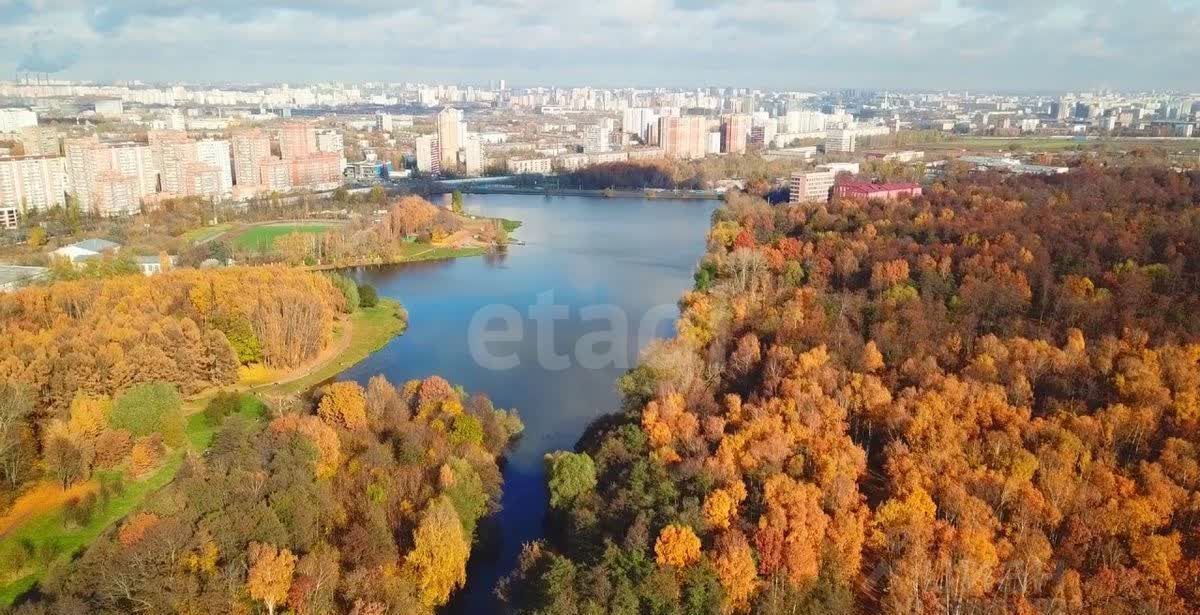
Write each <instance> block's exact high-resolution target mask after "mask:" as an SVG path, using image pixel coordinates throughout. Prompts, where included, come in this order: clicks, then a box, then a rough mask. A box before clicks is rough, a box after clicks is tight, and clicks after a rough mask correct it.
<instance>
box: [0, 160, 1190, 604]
mask: <svg viewBox="0 0 1200 615" xmlns="http://www.w3.org/2000/svg"><path fill="white" fill-rule="evenodd" d="M606 172H607V171H606ZM1197 204H1200V172H1196V171H1191V172H1176V171H1171V170H1167V169H1163V168H1158V167H1154V168H1151V167H1138V166H1133V167H1124V168H1105V167H1101V166H1099V165H1091V164H1084V165H1083V166H1081V167H1079V168H1077V169H1074V170H1073V171H1072V172H1070V173H1067V174H1063V175H1057V176H1048V177H1038V176H1019V175H1003V174H997V173H965V172H951V173H949V174H948V176H947V177H946V178H944V179H942V180H939V181H937V182H935V183H933V184H932V185H930V186H929V187H927V188H926V190H925V192H924V194H923V195H922V196H920V197H918V198H915V199H913V200H902V201H870V202H863V201H861V200H852V199H841V198H834V199H833V200H832V201H830V202H829V203H827V204H804V205H796V204H784V205H769V204H768V203H767V202H766V201H764V200H762V199H760V198H758V197H756V196H752V195H750V194H746V193H734V194H730V195H728V196H727V197H726V198H725V203H724V205H723V206H722V207H721V208H719V209H718V210H717V211H716V213H715V214H714V215H713V219H712V224H711V227H710V230H709V233H708V236H707V252H706V254H705V256H704V257H703V259H702V260H701V261H700V262H699V263H698V265H697V268H696V272H695V286H694V290H692V291H690V292H688V293H687V294H686V295H685V296H683V297H682V299H681V300H680V303H679V305H680V308H681V316H680V319H679V321H678V324H677V333H676V335H675V336H674V337H673V338H670V339H666V340H658V341H656V342H653V343H652V344H651V345H650V346H649V347H648V348H647V349H646V350H645V351H644V353H643V356H642V359H641V361H640V363H639V365H638V366H637V367H636V368H634V369H632V370H630V371H628V372H627V373H626V374H625V375H624V376H622V377H621V378H620V379H619V380H618V381H617V382H616V387H617V388H618V389H619V391H620V393H621V398H622V400H623V401H622V405H623V407H622V408H621V410H620V411H619V412H616V413H614V414H610V415H606V416H602V417H601V418H599V419H597V420H596V421H595V422H594V423H593V424H592V425H591V426H590V427H589V428H588V430H587V431H586V433H584V434H583V436H582V438H581V439H580V440H579V442H578V445H577V446H576V447H575V449H574V450H569V451H557V452H553V453H551V454H549V455H547V456H546V457H545V460H544V463H545V469H546V477H547V485H546V486H547V491H548V494H549V505H550V509H549V513H548V515H547V517H546V519H545V522H544V525H545V538H544V539H543V540H538V541H535V542H531V543H528V544H526V545H524V547H523V551H522V552H521V555H520V558H519V561H518V563H517V566H516V568H515V569H514V570H512V571H511V573H510V574H509V575H508V576H507V577H505V578H504V579H503V580H501V582H500V584H499V586H498V587H496V588H495V595H496V597H497V598H498V599H499V600H500V601H501V603H502V605H503V607H504V608H505V609H507V611H508V612H511V613H514V614H522V615H575V614H580V615H601V614H608V613H612V614H617V615H638V614H643V613H644V614H652V615H684V614H711V615H733V614H743V613H746V614H748V613H754V614H762V615H784V614H786V615H801V614H805V615H822V614H835V613H887V614H897V615H899V614H909V613H929V614H933V613H941V614H946V615H985V614H993V613H996V614H999V613H1030V614H1032V613H1054V614H1058V613H1062V614H1066V613H1095V614H1100V613H1105V614H1107V613H1128V614H1134V613H1138V614H1163V615H1167V614H1183V613H1193V612H1197V611H1200V208H1197ZM664 206H666V205H664ZM444 217H445V216H444V215H443V214H442V213H440V212H438V211H435V208H433V207H432V206H430V205H429V204H428V203H426V202H424V201H421V200H420V199H407V200H403V201H400V202H399V203H397V204H396V206H395V207H394V208H393V209H392V210H391V212H390V213H389V214H388V215H387V216H386V217H385V218H384V219H383V221H382V222H381V223H380V225H379V229H382V230H379V229H376V230H379V232H380V233H383V234H381V235H380V237H382V238H383V239H386V241H384V243H387V244H388V245H393V244H395V245H399V243H398V242H401V241H403V240H404V239H405V238H408V237H411V236H418V235H421V234H431V233H434V232H437V231H439V229H441V227H440V226H439V224H440V222H439V220H440V219H441V218H444ZM487 225H488V226H489V228H490V227H491V226H496V230H495V232H496V233H497V234H498V235H500V237H498V238H496V237H490V236H489V237H487V238H486V239H488V240H489V241H492V240H497V239H503V237H502V227H500V226H498V225H493V224H492V223H491V222H488V223H487ZM384 231H386V232H384ZM373 232H374V231H373ZM360 235H361V236H359V239H363V237H366V236H367V235H365V234H361V233H360ZM354 236H355V235H353V234H351V235H346V237H354ZM372 236H373V235H372ZM339 237H340V236H339ZM383 239H381V241H383ZM697 240H699V238H697ZM336 241H337V240H336V239H335V240H334V243H336ZM364 241H365V240H364ZM326 247H327V248H328V247H329V246H326ZM352 253H353V251H348V252H346V253H345V254H341V253H339V254H341V256H347V255H350V254H352ZM347 257H348V256H347ZM292 260H297V262H300V261H302V260H303V259H292ZM335 260H336V259H335ZM378 301H380V299H379V298H378V297H377V296H376V291H375V289H374V288H370V287H361V286H358V285H357V284H356V283H355V282H353V281H351V280H350V279H348V278H346V277H343V276H340V275H336V274H332V275H327V274H323V273H316V272H310V271H304V270H302V269H299V268H291V267H284V266H281V265H266V266H258V267H230V268H223V269H216V270H200V269H186V268H180V269H176V270H173V271H169V272H166V273H163V274H161V275H157V276H154V277H143V276H141V275H115V276H111V277H103V278H99V279H94V278H85V279H78V280H71V281H59V282H55V283H53V284H48V285H41V286H34V287H31V288H26V289H23V290H21V291H18V292H15V293H10V294H0V333H2V335H0V375H2V376H0V504H3V507H2V508H0V510H10V509H11V510H10V512H9V513H8V514H7V516H0V580H3V581H4V582H5V583H19V582H21V581H22V579H29V581H28V584H27V585H26V586H24V587H25V589H24V590H22V591H23V592H24V593H22V594H21V599H20V600H17V601H15V605H14V606H13V607H12V611H13V612H15V613H20V614H22V615H59V614H68V613H70V614H73V613H84V612H87V613H93V612H94V613H195V614H200V613H215V612H219V613H246V614H249V613H268V614H269V615H275V614H276V613H281V614H282V613H291V614H295V615H306V614H323V613H351V614H354V615H384V614H390V613H397V614H399V613H403V614H413V613H415V614H421V613H434V612H436V611H437V610H438V609H440V608H442V607H443V606H444V605H446V604H447V602H448V601H450V599H451V597H452V596H453V594H454V592H456V591H457V590H459V589H461V588H462V587H463V585H464V584H465V583H466V574H467V562H468V560H469V559H470V557H471V554H472V547H473V545H475V544H476V543H478V542H479V536H480V534H481V530H480V527H481V521H482V520H484V519H485V517H487V516H488V515H490V514H492V513H494V512H496V511H497V510H498V507H499V502H500V496H501V492H502V487H503V485H502V482H503V481H502V476H503V475H502V473H501V467H502V464H503V458H504V455H505V452H506V451H507V450H508V449H509V447H510V445H511V444H512V443H513V441H514V440H515V438H517V437H518V436H519V434H521V433H522V431H523V425H522V423H521V421H520V419H519V418H518V416H517V414H516V412H515V411H513V410H506V409H500V408H497V407H495V406H494V405H493V403H492V402H491V401H490V400H489V398H488V397H487V396H485V395H483V394H479V393H474V394H472V393H469V392H467V391H465V390H463V389H462V388H461V387H457V386H455V385H453V384H451V383H450V382H447V381H446V380H444V379H442V378H440V377H437V376H431V377H428V378H424V379H421V380H411V381H408V382H389V381H388V380H387V379H386V378H384V377H383V376H374V377H372V378H370V379H369V380H368V379H366V378H365V377H364V378H363V380H362V381H361V382H362V383H365V384H362V383H360V382H356V381H335V380H333V379H325V380H323V381H321V382H319V383H318V384H316V385H315V386H311V385H306V386H305V387H304V390H303V391H299V392H291V393H279V394H267V393H265V392H263V391H261V390H256V389H254V387H252V386H248V385H246V383H245V377H246V374H247V373H249V372H250V371H253V370H255V369H259V370H270V371H271V373H273V374H277V375H282V374H292V373H303V372H304V370H305V369H308V368H310V367H311V366H313V365H315V364H318V363H320V361H321V359H322V358H323V357H327V356H328V355H329V354H330V353H333V352H335V351H337V347H338V344H339V340H342V341H345V340H344V339H343V338H340V337H339V336H340V335H342V336H344V335H346V330H347V328H348V327H350V326H351V323H353V322H359V321H357V320H355V319H360V320H361V319H362V318H364V317H363V314H364V313H365V312H364V311H363V310H368V309H374V307H375V306H376V303H377V302H378ZM389 317H390V316H389ZM391 334H393V333H389V335H391ZM376 348H377V346H376ZM314 382H315V380H314ZM539 454H540V453H539ZM42 493H45V494H58V495H56V496H55V497H62V498H64V503H63V504H62V506H63V510H64V512H63V513H62V520H61V524H60V525H62V526H63V527H70V528H72V531H76V533H77V534H78V533H81V532H83V530H85V529H86V528H94V533H93V535H91V536H89V537H88V539H87V540H82V539H81V540H80V542H79V543H78V544H74V543H72V544H59V545H55V544H51V543H47V542H46V541H42V542H38V541H34V540H32V539H27V538H22V539H19V540H18V539H16V538H14V537H13V536H6V532H7V531H8V529H9V528H8V527H7V526H6V525H5V524H6V523H14V524H15V523H17V522H19V521H20V518H19V517H20V513H21V510H22V506H24V505H29V506H33V505H34V504H29V502H31V501H35V500H37V497H34V496H38V494H42ZM135 493H137V494H139V495H138V497H139V498H142V499H139V500H138V505H137V506H130V507H129V508H128V510H124V509H121V510H122V513H121V514H119V515H114V516H113V518H112V519H107V520H106V519H105V518H104V517H103V514H102V511H105V510H109V509H112V508H113V506H115V505H116V504H115V503H119V502H127V501H129V500H130V498H132V497H133V494H135ZM39 497H40V496H39ZM44 497H46V498H49V497H51V496H50V495H45V496H44ZM118 508H119V507H118ZM97 511H101V512H97ZM13 519H16V521H13ZM56 519H57V517H56ZM52 529H53V530H54V531H57V530H58V529H61V528H60V527H59V526H55V528H52ZM51 561H53V562H54V563H53V565H51V564H49V563H47V562H51ZM39 566H40V567H41V568H39ZM506 569H507V568H506ZM34 570H36V571H37V572H38V573H37V578H36V579H34V578H33V576H31V575H33V574H34V573H33V572H31V571H34ZM35 580H36V584H35V583H34V581H35Z"/></svg>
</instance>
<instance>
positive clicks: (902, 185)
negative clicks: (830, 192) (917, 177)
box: [838, 180, 921, 192]
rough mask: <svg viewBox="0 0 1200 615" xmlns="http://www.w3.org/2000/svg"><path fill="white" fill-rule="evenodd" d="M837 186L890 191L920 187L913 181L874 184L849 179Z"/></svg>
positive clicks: (863, 190) (864, 190)
mask: <svg viewBox="0 0 1200 615" xmlns="http://www.w3.org/2000/svg"><path fill="white" fill-rule="evenodd" d="M838 186H839V187H841V188H845V189H848V190H853V191H855V192H892V191H895V190H915V189H917V188H920V187H921V185H920V184H916V183H913V182H890V183H886V184H876V183H872V182H864V181H856V180H849V181H844V182H842V183H840V184H838Z"/></svg>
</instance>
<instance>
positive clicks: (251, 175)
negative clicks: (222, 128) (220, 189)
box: [231, 129, 291, 193]
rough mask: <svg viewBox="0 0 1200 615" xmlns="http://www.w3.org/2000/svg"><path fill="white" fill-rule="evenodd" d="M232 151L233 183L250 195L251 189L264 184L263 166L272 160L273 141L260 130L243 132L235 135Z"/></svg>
mask: <svg viewBox="0 0 1200 615" xmlns="http://www.w3.org/2000/svg"><path fill="white" fill-rule="evenodd" d="M231 149H232V150H233V152H232V154H233V181H234V182H236V183H237V185H238V186H239V187H242V188H245V189H246V191H247V193H250V192H251V190H250V189H251V188H254V187H257V186H261V185H262V184H263V183H264V182H263V179H262V175H261V170H262V169H261V166H262V163H263V162H265V161H267V160H270V158H271V139H270V138H269V137H267V135H266V133H264V132H263V131H261V130H258V129H251V130H243V131H239V132H235V133H234V134H233V139H232V144H231ZM290 174H291V173H290V171H289V173H288V175H289V176H290Z"/></svg>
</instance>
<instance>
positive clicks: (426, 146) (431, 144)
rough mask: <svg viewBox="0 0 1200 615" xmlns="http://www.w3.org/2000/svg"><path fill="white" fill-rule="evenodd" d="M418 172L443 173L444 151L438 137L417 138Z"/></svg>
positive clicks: (425, 136)
mask: <svg viewBox="0 0 1200 615" xmlns="http://www.w3.org/2000/svg"><path fill="white" fill-rule="evenodd" d="M416 150H417V170H418V171H421V172H422V173H435V174H436V173H441V172H442V150H441V144H440V143H439V141H438V138H437V135H424V136H420V137H417V143H416Z"/></svg>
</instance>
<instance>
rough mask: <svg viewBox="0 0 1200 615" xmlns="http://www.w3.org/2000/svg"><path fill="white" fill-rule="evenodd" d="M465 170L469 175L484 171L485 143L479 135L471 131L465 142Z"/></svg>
mask: <svg viewBox="0 0 1200 615" xmlns="http://www.w3.org/2000/svg"><path fill="white" fill-rule="evenodd" d="M463 170H464V171H466V173H467V175H479V174H480V173H483V144H482V143H481V142H480V140H479V135H476V134H470V133H469V134H467V139H466V141H464V142H463Z"/></svg>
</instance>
